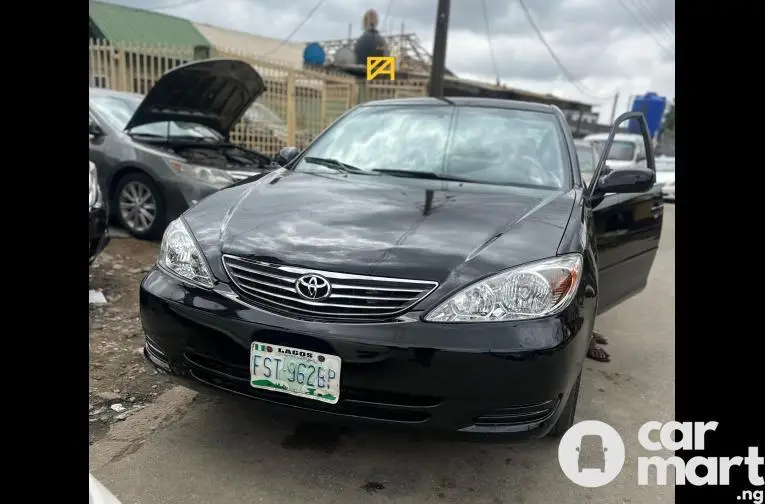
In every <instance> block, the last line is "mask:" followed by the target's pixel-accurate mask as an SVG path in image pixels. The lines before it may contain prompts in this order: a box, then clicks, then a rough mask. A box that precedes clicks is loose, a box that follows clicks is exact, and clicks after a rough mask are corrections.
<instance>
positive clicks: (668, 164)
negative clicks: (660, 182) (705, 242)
mask: <svg viewBox="0 0 765 504" xmlns="http://www.w3.org/2000/svg"><path fill="white" fill-rule="evenodd" d="M656 171H657V172H673V171H675V160H674V159H661V158H657V159H656Z"/></svg>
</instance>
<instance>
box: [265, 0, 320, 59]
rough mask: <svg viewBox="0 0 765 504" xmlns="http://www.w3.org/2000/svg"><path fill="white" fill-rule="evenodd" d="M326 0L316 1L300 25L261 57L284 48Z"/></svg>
mask: <svg viewBox="0 0 765 504" xmlns="http://www.w3.org/2000/svg"><path fill="white" fill-rule="evenodd" d="M324 1H325V0H319V1H318V2H316V5H314V6H313V8H312V9H311V10H310V11H308V14H307V15H306V17H305V18H304V19H303V20H302V21H301V22H300V23H298V25H297V26H296V27H295V29H294V30H292V32H290V34H289V35H287V37H286V38H285V39H284V40H282V41H281V42H279V44H278V45H277V46H276V47H274V48H273V49H271V50H270V51H268V52H266V53H264V54H261V55H260V56H259V57H260V58H264V57H266V56H270V55H271V54H273V53H275V52H276V51H278V50H279V49H281V48H282V46H284V44H286V43H287V42H289V41H290V39H292V37H294V36H295V34H296V33H297V32H298V31H299V30H300V29H301V28H302V27H303V25H304V24H306V23H307V22H308V20H309V19H311V16H313V15H314V13H315V12H316V11H317V10H319V7H321V4H323V3H324Z"/></svg>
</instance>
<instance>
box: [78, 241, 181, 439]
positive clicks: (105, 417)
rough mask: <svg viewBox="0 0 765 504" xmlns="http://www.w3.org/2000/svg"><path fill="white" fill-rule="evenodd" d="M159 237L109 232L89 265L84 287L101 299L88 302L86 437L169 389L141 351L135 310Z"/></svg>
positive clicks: (97, 435) (95, 436)
mask: <svg viewBox="0 0 765 504" xmlns="http://www.w3.org/2000/svg"><path fill="white" fill-rule="evenodd" d="M158 251H159V243H154V242H146V241H140V240H136V239H133V238H128V237H126V236H125V235H124V233H122V232H120V231H117V232H116V233H113V236H112V240H111V242H110V243H109V245H108V246H107V247H106V249H105V250H104V251H103V252H102V253H101V255H100V256H99V257H98V258H97V259H96V261H95V262H94V263H93V264H92V265H91V266H90V273H89V279H90V289H91V290H96V291H101V293H102V294H103V295H104V297H105V298H106V304H90V305H89V314H90V405H89V417H90V442H91V444H92V443H93V442H94V441H96V440H98V439H100V438H101V437H103V435H104V434H105V433H106V431H107V430H108V428H109V425H110V424H112V423H113V422H119V421H121V420H124V419H125V418H127V417H128V416H129V415H131V414H132V413H135V412H136V411H138V410H140V409H141V408H143V407H144V406H145V405H147V404H149V403H150V402H152V401H153V400H154V398H156V397H157V396H158V395H159V394H161V393H162V392H164V391H165V390H167V389H169V388H170V386H171V384H170V382H169V381H168V380H167V379H166V378H165V377H163V376H162V375H158V374H157V372H156V371H154V370H153V369H152V368H151V366H149V365H148V364H147V363H146V362H145V360H144V357H143V354H142V353H141V352H142V349H143V329H142V328H141V319H140V317H139V314H138V285H139V284H140V282H141V279H143V277H144V275H145V274H146V272H147V271H149V269H150V268H151V267H152V265H153V264H154V261H155V260H156V257H157V252H158Z"/></svg>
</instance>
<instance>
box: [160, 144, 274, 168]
mask: <svg viewBox="0 0 765 504" xmlns="http://www.w3.org/2000/svg"><path fill="white" fill-rule="evenodd" d="M169 150H171V151H172V152H173V153H174V154H177V155H178V156H181V157H182V158H184V159H186V160H188V161H189V163H191V164H195V165H199V166H209V167H211V168H220V169H222V170H242V169H250V170H257V169H265V168H268V167H269V165H271V163H272V162H273V161H272V159H271V158H269V157H267V156H264V155H262V154H259V153H257V152H254V151H250V150H246V149H242V148H241V147H237V146H235V145H230V144H218V145H209V146H208V145H199V144H196V145H190V146H178V145H173V146H172V147H171V148H170V149H169Z"/></svg>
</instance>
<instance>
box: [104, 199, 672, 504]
mask: <svg viewBox="0 0 765 504" xmlns="http://www.w3.org/2000/svg"><path fill="white" fill-rule="evenodd" d="M674 246H675V236H674V208H672V207H671V206H667V208H666V214H665V228H664V234H663V242H662V246H661V251H660V252H659V255H658V257H657V260H656V262H655V264H654V267H653V272H652V277H651V280H650V282H649V286H648V289H647V290H646V291H645V292H644V293H643V294H641V295H640V296H638V297H636V298H633V299H631V300H630V301H628V302H626V303H624V304H623V305H622V306H620V307H618V308H616V309H614V310H612V311H611V312H609V313H608V314H606V315H605V316H604V317H603V319H602V320H601V321H600V323H599V327H600V328H601V330H603V331H604V332H606V333H607V334H608V335H609V336H610V337H611V344H610V345H609V346H608V349H609V351H610V352H611V354H612V358H613V361H612V362H611V363H608V364H599V363H595V362H590V363H588V365H587V369H586V371H585V374H584V381H583V386H582V397H581V399H580V402H579V410H578V418H579V419H580V420H584V419H599V420H603V421H605V422H608V423H609V424H611V425H613V426H614V427H615V428H616V429H617V430H618V431H619V432H620V433H621V434H622V436H623V437H624V439H625V443H626V445H627V465H626V466H625V468H624V470H623V471H622V473H621V475H620V476H619V477H618V478H617V479H616V480H615V481H614V482H612V483H611V484H609V485H607V486H606V487H604V488H600V489H584V488H579V487H576V486H575V485H573V483H570V482H569V481H568V480H567V479H566V478H565V477H564V476H563V474H562V473H561V471H560V468H559V466H558V462H557V444H556V443H555V442H554V441H553V440H544V441H541V442H537V443H532V444H526V445H516V446H502V445H483V444H479V445H476V444H465V443H447V442H435V441H423V440H417V439H415V438H412V437H409V436H407V435H403V434H395V433H390V432H381V431H379V430H370V429H360V428H354V429H352V430H342V431H331V432H328V433H324V438H325V439H326V440H325V442H324V443H322V444H319V445H317V444H315V442H312V441H311V440H313V439H315V438H316V436H312V435H311V432H312V431H311V426H310V425H301V424H298V423H297V422H296V421H295V420H294V419H292V418H291V417H289V416H284V415H274V414H266V413H263V412H259V411H258V409H257V404H253V403H247V404H248V405H244V404H241V403H238V402H233V401H225V400H220V399H209V398H203V397H201V396H195V394H194V393H192V392H190V391H188V390H187V389H184V388H181V387H177V388H174V389H171V390H170V391H168V392H166V393H165V394H164V395H162V396H160V397H159V398H158V400H157V401H156V402H155V403H154V404H152V405H150V406H148V407H147V408H145V409H143V410H141V411H140V412H138V413H137V414H135V415H133V416H131V417H130V418H128V419H127V420H126V421H124V422H119V423H117V424H114V425H113V426H112V427H111V430H110V431H109V433H108V434H107V435H106V437H105V438H103V439H101V440H99V441H98V442H96V443H94V444H93V445H91V448H90V450H91V471H92V472H93V473H94V474H95V475H96V477H97V478H99V479H100V480H101V481H102V482H103V483H104V484H105V485H106V486H107V487H109V488H110V489H112V491H113V492H114V493H115V494H116V495H117V496H118V497H119V498H120V499H121V500H122V502H123V503H124V504H133V503H135V504H139V503H140V504H149V503H151V504H171V503H172V504H175V503H178V504H194V503H200V504H210V503H215V504H227V503H242V502H248V503H258V502H264V503H269V504H280V503H306V504H307V503H314V502H315V503H334V502H337V503H343V504H346V503H354V504H355V503H362V502H363V503H385V502H397V503H417V504H420V503H425V502H443V503H447V502H470V503H471V504H472V503H492V504H496V503H530V504H537V503H540V504H541V503H547V502H560V503H569V502H571V503H575V502H587V503H590V502H592V503H614V504H627V503H633V504H643V503H650V502H663V503H664V502H666V503H669V502H673V501H674V491H673V489H672V487H666V488H662V487H638V486H637V483H636V481H637V477H636V474H637V467H636V462H635V460H636V457H637V456H638V455H640V454H642V451H641V450H640V449H639V448H638V445H637V440H636V435H637V429H638V427H639V426H640V425H641V424H642V423H644V422H645V421H647V420H653V419H656V420H665V421H666V420H671V419H672V418H674V383H675V379H674V346H675V343H674V326H675V321H674V296H675V284H674V261H675V256H674V248H675V247H674Z"/></svg>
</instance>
